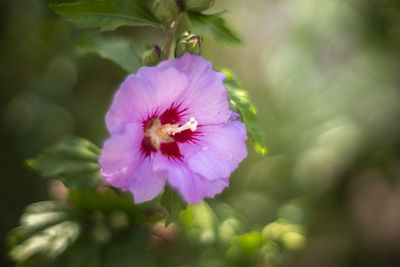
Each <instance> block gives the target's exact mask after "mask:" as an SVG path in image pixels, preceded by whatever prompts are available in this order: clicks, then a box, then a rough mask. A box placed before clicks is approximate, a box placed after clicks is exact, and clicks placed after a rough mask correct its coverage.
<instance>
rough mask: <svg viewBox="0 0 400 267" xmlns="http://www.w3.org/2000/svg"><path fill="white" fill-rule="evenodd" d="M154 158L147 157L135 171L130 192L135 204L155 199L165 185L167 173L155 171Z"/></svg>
mask: <svg viewBox="0 0 400 267" xmlns="http://www.w3.org/2000/svg"><path fill="white" fill-rule="evenodd" d="M152 161H153V160H152V158H150V157H147V158H145V159H144V161H143V162H142V164H141V165H140V166H139V167H138V169H136V170H135V172H134V174H133V179H131V182H130V184H129V190H130V191H131V192H132V193H133V199H134V201H135V203H142V202H145V201H149V200H151V199H153V198H155V197H156V196H157V195H158V194H159V193H160V192H161V190H162V189H163V188H164V185H165V178H166V173H165V172H163V171H154V170H153V162H152Z"/></svg>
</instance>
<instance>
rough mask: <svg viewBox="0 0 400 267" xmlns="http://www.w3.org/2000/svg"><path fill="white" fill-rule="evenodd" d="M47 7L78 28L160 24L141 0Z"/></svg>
mask: <svg viewBox="0 0 400 267" xmlns="http://www.w3.org/2000/svg"><path fill="white" fill-rule="evenodd" d="M49 7H50V8H51V9H53V10H54V11H55V12H56V13H57V14H59V15H61V16H62V17H63V18H65V19H66V20H69V21H71V22H74V23H75V24H77V25H78V27H80V28H90V27H100V30H101V31H111V30H114V29H115V28H117V27H119V26H122V25H126V26H152V27H160V26H161V24H160V23H159V22H158V20H157V19H156V18H155V17H154V16H153V14H152V13H151V11H150V10H149V8H148V7H147V6H146V4H145V2H144V1H143V0H83V1H80V2H74V3H63V4H50V5H49Z"/></svg>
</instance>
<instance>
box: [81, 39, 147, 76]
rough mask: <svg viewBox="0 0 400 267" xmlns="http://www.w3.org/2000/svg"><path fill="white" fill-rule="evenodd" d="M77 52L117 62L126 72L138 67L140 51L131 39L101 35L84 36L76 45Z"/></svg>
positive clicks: (131, 71)
mask: <svg viewBox="0 0 400 267" xmlns="http://www.w3.org/2000/svg"><path fill="white" fill-rule="evenodd" d="M76 51H77V52H78V53H79V54H86V55H90V54H94V55H98V56H100V57H102V58H105V59H109V60H112V61H114V62H115V63H117V64H119V65H120V66H121V67H122V68H123V69H124V70H126V71H127V72H128V73H134V72H136V71H137V70H138V69H139V68H140V54H141V53H140V52H139V51H138V49H137V47H136V46H135V45H134V44H133V42H132V41H130V40H128V39H125V38H121V37H113V38H105V37H102V36H97V37H92V38H85V39H84V40H82V41H81V42H80V43H79V44H78V45H77V47H76Z"/></svg>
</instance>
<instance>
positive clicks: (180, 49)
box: [175, 32, 201, 57]
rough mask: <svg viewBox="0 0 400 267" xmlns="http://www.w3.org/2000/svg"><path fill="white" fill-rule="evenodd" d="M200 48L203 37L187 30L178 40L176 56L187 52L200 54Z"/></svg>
mask: <svg viewBox="0 0 400 267" xmlns="http://www.w3.org/2000/svg"><path fill="white" fill-rule="evenodd" d="M200 50H201V37H200V36H198V35H195V34H192V33H189V32H185V33H184V34H182V35H181V36H180V37H179V38H178V40H177V41H176V47H175V57H180V56H182V55H183V54H185V53H186V52H187V53H190V54H193V55H200Z"/></svg>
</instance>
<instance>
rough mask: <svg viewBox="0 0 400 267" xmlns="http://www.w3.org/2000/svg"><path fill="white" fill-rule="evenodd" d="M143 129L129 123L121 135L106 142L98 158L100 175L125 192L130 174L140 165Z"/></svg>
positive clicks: (113, 136)
mask: <svg viewBox="0 0 400 267" xmlns="http://www.w3.org/2000/svg"><path fill="white" fill-rule="evenodd" d="M142 139H143V129H142V126H141V125H140V124H138V123H129V124H126V125H125V127H123V129H122V130H121V133H119V134H114V135H112V136H111V137H110V138H109V139H107V140H106V142H105V143H104V146H103V150H102V153H101V155H100V157H99V163H100V166H101V175H102V176H103V178H104V180H105V181H106V182H107V183H109V184H110V185H112V186H115V187H120V188H121V189H123V190H127V187H128V184H129V181H130V179H132V173H133V171H134V170H135V168H136V167H137V166H138V165H139V164H140V163H141V161H142V157H141V154H140V153H141V152H140V144H141V140H142Z"/></svg>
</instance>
